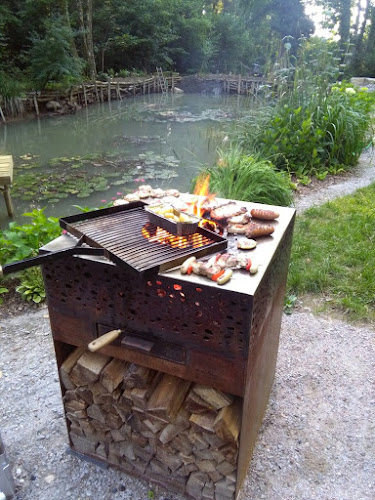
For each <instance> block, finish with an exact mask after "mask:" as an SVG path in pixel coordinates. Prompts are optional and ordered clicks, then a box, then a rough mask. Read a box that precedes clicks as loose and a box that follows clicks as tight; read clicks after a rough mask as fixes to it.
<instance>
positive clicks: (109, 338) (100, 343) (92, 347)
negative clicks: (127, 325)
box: [88, 330, 122, 352]
mask: <svg viewBox="0 0 375 500" xmlns="http://www.w3.org/2000/svg"><path fill="white" fill-rule="evenodd" d="M121 332H122V330H111V331H110V332H107V333H105V334H104V335H102V336H101V337H98V338H97V339H95V340H93V341H92V342H90V343H89V345H88V349H89V351H91V352H95V351H98V350H99V349H101V348H102V347H105V346H106V345H108V344H110V343H111V342H113V341H114V340H116V339H117V337H118V336H119V335H120V333H121Z"/></svg>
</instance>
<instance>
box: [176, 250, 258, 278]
mask: <svg viewBox="0 0 375 500" xmlns="http://www.w3.org/2000/svg"><path fill="white" fill-rule="evenodd" d="M233 269H246V271H249V272H250V274H255V273H257V272H258V264H255V263H254V262H253V261H252V260H251V259H249V258H248V257H247V256H246V255H244V254H240V253H239V254H231V253H224V254H217V255H213V256H212V257H211V258H210V259H208V260H201V261H197V260H196V259H195V258H194V257H190V258H189V259H187V260H185V262H184V263H183V264H182V266H181V274H191V273H194V274H197V275H199V276H206V277H207V278H209V279H211V280H212V281H216V283H218V284H219V285H224V284H225V283H227V282H228V281H229V280H230V279H231V277H232V275H233Z"/></svg>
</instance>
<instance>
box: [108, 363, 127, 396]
mask: <svg viewBox="0 0 375 500" xmlns="http://www.w3.org/2000/svg"><path fill="white" fill-rule="evenodd" d="M128 367H129V363H127V362H126V361H122V360H121V359H112V360H111V361H110V362H109V363H108V365H107V366H106V367H105V368H104V370H103V371H102V374H101V383H102V384H103V386H104V387H105V388H106V389H107V391H108V392H110V393H111V392H113V391H114V390H115V389H116V388H117V387H118V386H119V385H120V384H121V382H122V381H123V379H124V376H125V374H126V373H127V370H128Z"/></svg>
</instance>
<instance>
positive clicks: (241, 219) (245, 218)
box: [228, 213, 251, 225]
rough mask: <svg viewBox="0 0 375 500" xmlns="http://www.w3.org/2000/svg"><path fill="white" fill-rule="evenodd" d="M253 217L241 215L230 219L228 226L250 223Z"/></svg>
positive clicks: (246, 214) (245, 214)
mask: <svg viewBox="0 0 375 500" xmlns="http://www.w3.org/2000/svg"><path fill="white" fill-rule="evenodd" d="M250 219H251V217H250V215H249V214H248V213H244V214H241V215H235V216H234V217H231V218H230V219H228V224H229V225H234V224H247V223H248V222H249V221H250Z"/></svg>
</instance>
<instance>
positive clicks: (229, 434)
mask: <svg viewBox="0 0 375 500" xmlns="http://www.w3.org/2000/svg"><path fill="white" fill-rule="evenodd" d="M241 414H242V410H241V404H240V402H239V400H236V401H235V402H234V403H233V404H231V405H230V406H225V407H224V408H222V409H221V410H220V412H219V415H218V416H217V417H216V419H215V422H214V429H215V432H216V434H217V435H218V436H219V437H220V438H221V439H222V440H223V441H237V440H238V436H239V434H240V428H241Z"/></svg>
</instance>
